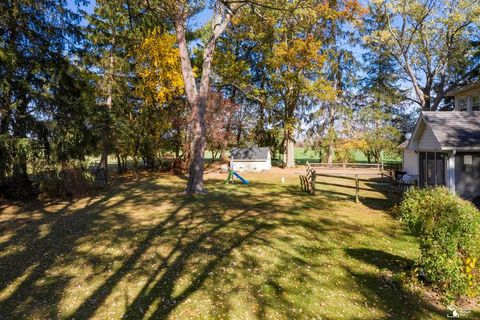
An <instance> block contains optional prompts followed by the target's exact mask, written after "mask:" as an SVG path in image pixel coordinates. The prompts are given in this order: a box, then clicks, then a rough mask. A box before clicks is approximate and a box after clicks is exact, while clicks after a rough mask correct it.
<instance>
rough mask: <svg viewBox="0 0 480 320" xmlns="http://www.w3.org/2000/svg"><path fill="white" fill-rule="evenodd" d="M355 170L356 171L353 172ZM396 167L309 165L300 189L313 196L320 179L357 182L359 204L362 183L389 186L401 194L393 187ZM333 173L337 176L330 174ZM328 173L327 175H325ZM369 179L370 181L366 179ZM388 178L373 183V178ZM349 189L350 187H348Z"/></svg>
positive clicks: (301, 179)
mask: <svg viewBox="0 0 480 320" xmlns="http://www.w3.org/2000/svg"><path fill="white" fill-rule="evenodd" d="M352 169H354V170H352ZM395 169H396V168H395V167H389V166H386V165H384V164H381V163H375V164H370V163H334V164H328V163H309V162H307V164H306V171H305V174H304V175H300V187H301V189H302V190H303V191H306V192H308V193H310V194H312V195H315V193H316V191H318V190H316V188H315V186H316V184H317V183H320V182H319V181H318V178H319V177H329V178H334V179H346V180H350V181H351V180H353V181H354V182H355V202H357V203H358V202H359V197H360V190H361V188H360V181H365V182H368V183H369V184H371V185H377V186H379V185H389V186H391V187H392V188H391V190H389V191H391V192H394V193H401V191H399V190H397V189H396V188H394V186H393V182H394V171H395ZM329 170H330V171H331V172H333V173H335V174H332V173H328V171H329ZM325 172H327V173H325ZM365 177H368V179H365ZM378 177H380V178H382V179H385V178H388V180H387V181H388V182H387V183H385V182H378V181H372V180H371V178H378ZM346 187H348V186H346Z"/></svg>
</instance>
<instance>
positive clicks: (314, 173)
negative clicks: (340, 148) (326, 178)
mask: <svg viewBox="0 0 480 320" xmlns="http://www.w3.org/2000/svg"><path fill="white" fill-rule="evenodd" d="M316 179H317V173H316V172H315V170H312V194H313V195H315V180H316Z"/></svg>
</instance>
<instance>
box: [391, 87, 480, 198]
mask: <svg viewBox="0 0 480 320" xmlns="http://www.w3.org/2000/svg"><path fill="white" fill-rule="evenodd" d="M449 95H450V96H453V97H454V98H455V110H453V111H443V112H433V111H431V112H430V111H424V112H422V114H421V116H420V118H419V119H418V121H417V124H416V126H415V130H414V132H413V134H412V137H411V138H410V140H409V141H408V142H407V143H404V144H402V145H401V146H400V147H403V148H402V149H403V158H404V166H403V169H404V171H406V172H407V174H409V175H414V176H417V181H418V184H419V185H420V186H421V187H423V186H427V185H444V186H446V187H448V188H449V189H450V190H451V191H452V192H456V193H457V194H458V195H460V196H461V197H463V198H465V199H469V200H474V199H478V198H479V197H480V83H478V84H473V85H469V86H466V87H462V88H459V89H457V90H454V91H452V92H450V93H449Z"/></svg>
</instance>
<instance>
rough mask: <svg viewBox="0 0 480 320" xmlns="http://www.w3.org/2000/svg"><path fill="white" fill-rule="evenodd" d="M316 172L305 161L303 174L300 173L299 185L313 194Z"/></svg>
mask: <svg viewBox="0 0 480 320" xmlns="http://www.w3.org/2000/svg"><path fill="white" fill-rule="evenodd" d="M316 177H317V173H316V171H315V170H314V169H312V167H311V166H310V165H309V163H308V162H307V170H306V173H305V175H300V187H301V188H302V190H303V191H306V192H308V193H311V194H315V183H316V181H315V180H316Z"/></svg>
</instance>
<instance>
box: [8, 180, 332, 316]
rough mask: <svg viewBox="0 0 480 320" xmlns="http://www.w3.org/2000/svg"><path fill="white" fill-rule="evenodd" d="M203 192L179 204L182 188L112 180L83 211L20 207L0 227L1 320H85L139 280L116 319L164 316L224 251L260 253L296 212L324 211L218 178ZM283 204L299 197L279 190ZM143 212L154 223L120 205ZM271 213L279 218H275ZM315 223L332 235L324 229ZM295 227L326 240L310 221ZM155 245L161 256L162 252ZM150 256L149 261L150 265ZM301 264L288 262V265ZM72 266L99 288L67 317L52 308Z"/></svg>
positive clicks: (62, 295)
mask: <svg viewBox="0 0 480 320" xmlns="http://www.w3.org/2000/svg"><path fill="white" fill-rule="evenodd" d="M210 187H211V188H212V189H211V190H212V192H211V193H209V194H207V195H202V196H198V197H183V196H179V195H178V192H179V191H181V190H182V188H183V183H180V184H179V183H172V185H165V184H164V185H160V184H159V183H158V181H155V180H152V179H148V178H145V177H142V178H140V179H132V180H130V181H128V180H123V181H119V183H118V184H117V185H114V186H113V187H112V189H110V190H106V191H105V192H104V193H103V195H101V196H100V197H92V198H89V199H84V202H83V205H82V207H79V204H78V203H74V202H65V203H63V204H60V203H59V204H55V206H54V208H52V207H50V205H52V204H45V203H41V202H35V203H28V204H22V203H20V204H18V209H17V211H18V216H17V215H16V213H15V214H11V212H10V213H9V215H10V218H8V219H5V220H0V246H1V248H2V250H4V251H2V253H4V254H2V255H0V271H1V276H0V294H2V295H3V297H2V298H1V299H0V310H1V317H0V318H5V319H21V318H48V319H57V318H62V317H63V318H64V317H65V316H67V317H68V318H71V319H73V318H75V319H88V318H92V317H95V314H96V312H97V311H98V309H99V308H101V307H102V306H105V304H106V303H107V300H108V299H109V298H110V297H111V296H112V295H113V294H117V293H118V286H119V285H121V284H122V283H123V282H124V281H126V280H127V279H137V277H138V279H145V281H144V280H142V281H143V282H142V283H143V285H142V287H140V288H139V290H138V293H137V291H135V296H134V298H133V300H128V299H127V302H126V313H125V315H124V317H125V318H131V319H138V318H145V317H149V318H152V319H162V318H166V317H168V316H169V315H170V314H171V313H172V312H173V310H175V308H176V307H177V306H178V305H179V304H180V303H182V302H183V301H185V300H186V299H187V298H188V297H189V296H190V295H192V294H193V293H194V292H196V291H197V290H199V289H200V288H202V286H204V283H205V281H207V280H210V279H211V274H212V272H215V270H216V269H218V267H219V266H220V265H221V264H223V263H225V261H228V260H229V256H230V255H231V254H232V251H234V250H235V249H237V248H241V247H242V246H244V245H245V244H247V243H249V242H251V241H257V242H259V243H265V244H266V245H268V243H269V241H270V239H269V236H267V235H266V232H268V231H269V230H271V229H272V228H276V227H277V226H280V225H281V226H284V227H288V226H294V224H293V221H292V219H294V218H295V215H296V214H298V212H300V211H301V210H302V208H304V207H305V208H311V207H312V206H314V207H315V208H318V209H319V210H320V209H323V208H325V207H326V205H327V204H326V203H325V202H323V201H319V200H318V199H314V198H310V197H305V198H303V199H301V200H300V201H297V203H295V205H294V206H293V207H288V208H282V207H281V206H278V205H277V204H276V199H275V197H265V194H258V195H257V194H256V193H255V192H253V193H252V192H250V191H249V190H250V189H248V188H246V187H244V186H239V187H238V188H236V187H233V186H228V187H225V186H224V185H223V181H220V180H218V181H210V182H209V186H208V188H210ZM249 188H258V190H259V191H262V192H272V193H274V194H276V193H277V192H280V191H279V190H281V189H279V188H277V187H275V188H273V187H272V185H269V184H262V183H256V184H255V186H250V187H249ZM265 190H267V191H265ZM279 196H280V195H279ZM281 196H282V197H294V198H296V197H297V195H295V194H294V195H290V194H288V190H286V189H285V193H284V194H282V195H281ZM145 204H147V205H148V207H149V208H150V209H151V210H153V211H154V212H152V213H151V216H152V217H153V218H155V221H153V222H151V223H149V224H142V223H139V224H136V223H135V220H132V218H131V217H130V216H129V213H130V212H125V209H124V207H128V208H130V209H129V210H131V211H132V214H135V212H136V211H137V210H142V209H138V206H142V205H145ZM165 204H168V205H169V206H166V207H164V205H165ZM157 207H158V208H159V209H155V208H157ZM279 215H281V216H282V219H278V220H277V219H276V218H277V217H278V216H279ZM316 223H317V224H320V225H322V226H323V227H324V228H333V227H334V223H333V222H332V221H325V223H324V222H322V221H317V222H316ZM298 227H299V228H305V229H306V230H309V232H311V233H313V232H318V233H322V232H325V229H322V228H321V227H320V226H313V225H310V224H308V223H305V224H304V226H301V225H300V226H298ZM307 228H308V229H307ZM3 236H4V237H3ZM137 238H138V240H137ZM285 241H288V239H285ZM102 246H103V247H105V246H106V247H108V246H110V247H127V248H128V250H126V251H125V252H121V253H116V254H110V253H108V251H107V252H105V251H99V252H97V251H96V250H95V249H96V248H97V247H102ZM161 246H165V248H167V249H165V250H163V251H161V252H160V250H157V248H158V247H161ZM80 248H87V249H80ZM152 252H153V253H154V258H149V256H150V254H151V253H152ZM284 254H285V261H286V262H285V263H291V262H292V261H291V260H288V259H287V256H288V253H287V252H285V253H284ZM292 259H293V258H292ZM299 263H300V262H299V261H297V260H295V261H294V265H298V264H299ZM112 265H116V266H117V267H114V268H112V267H111V266H112ZM71 266H73V267H71ZM79 266H84V267H83V268H89V269H92V270H93V271H92V272H93V273H92V275H91V276H89V277H94V278H95V279H90V280H95V281H98V279H101V281H102V282H101V283H100V285H96V287H95V288H94V289H93V290H92V291H89V292H88V291H87V292H88V296H87V297H86V298H82V302H81V303H80V304H79V305H78V306H77V307H75V308H73V310H71V311H70V312H69V313H68V314H67V315H65V311H64V310H63V311H60V310H59V308H60V306H61V305H62V303H64V301H65V299H66V296H67V297H68V295H71V294H75V293H72V292H71V291H70V292H67V290H72V289H71V282H72V281H73V280H75V279H73V280H72V278H74V277H76V275H74V274H73V275H72V273H75V272H76V271H77V270H78V269H75V268H79ZM69 268H70V269H69ZM80 279H82V278H80ZM185 279H188V281H186V284H185V281H184V280H185ZM77 281H78V280H77ZM85 281H87V282H88V281H89V279H88V278H87V279H86V280H85ZM127 282H128V280H127ZM182 283H183V285H182ZM82 285H83V284H82ZM85 285H88V283H85ZM2 290H3V291H2ZM63 309H64V307H63Z"/></svg>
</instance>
